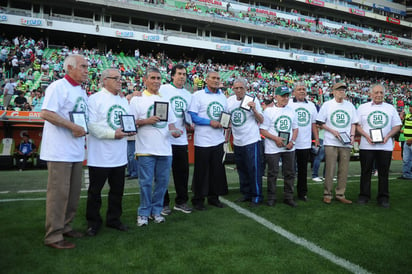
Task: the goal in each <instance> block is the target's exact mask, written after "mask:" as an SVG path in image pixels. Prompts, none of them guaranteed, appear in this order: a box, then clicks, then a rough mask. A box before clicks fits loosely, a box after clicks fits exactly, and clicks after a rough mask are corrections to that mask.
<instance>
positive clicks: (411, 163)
mask: <svg viewBox="0 0 412 274" xmlns="http://www.w3.org/2000/svg"><path fill="white" fill-rule="evenodd" d="M402 161H403V165H402V173H403V175H402V176H403V177H405V178H410V179H412V172H411V168H412V146H408V145H407V144H406V142H405V145H404V146H403V155H402Z"/></svg>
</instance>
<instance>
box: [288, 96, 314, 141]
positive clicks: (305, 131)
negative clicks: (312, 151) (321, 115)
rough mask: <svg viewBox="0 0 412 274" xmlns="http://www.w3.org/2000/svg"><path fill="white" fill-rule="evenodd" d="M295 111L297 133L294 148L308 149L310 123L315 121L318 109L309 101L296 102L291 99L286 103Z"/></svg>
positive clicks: (310, 139)
mask: <svg viewBox="0 0 412 274" xmlns="http://www.w3.org/2000/svg"><path fill="white" fill-rule="evenodd" d="M288 105H289V106H290V107H291V108H293V109H294V110H295V112H296V118H297V121H298V127H299V134H298V137H297V138H296V144H295V148H296V149H308V148H310V146H311V145H312V124H314V123H316V116H317V114H318V111H317V110H316V107H315V105H314V104H313V103H312V102H310V101H306V100H305V101H303V102H298V101H296V99H293V100H291V102H289V104H288Z"/></svg>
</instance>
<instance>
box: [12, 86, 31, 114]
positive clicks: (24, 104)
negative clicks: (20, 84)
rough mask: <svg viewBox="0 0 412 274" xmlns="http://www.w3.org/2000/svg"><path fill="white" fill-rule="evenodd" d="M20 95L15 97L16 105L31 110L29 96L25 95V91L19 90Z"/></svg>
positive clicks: (24, 109) (21, 108)
mask: <svg viewBox="0 0 412 274" xmlns="http://www.w3.org/2000/svg"><path fill="white" fill-rule="evenodd" d="M18 95H19V96H18V97H16V99H14V106H15V107H16V108H19V109H20V110H23V111H30V110H31V106H30V105H29V103H28V102H27V98H26V97H24V92H22V91H19V93H18Z"/></svg>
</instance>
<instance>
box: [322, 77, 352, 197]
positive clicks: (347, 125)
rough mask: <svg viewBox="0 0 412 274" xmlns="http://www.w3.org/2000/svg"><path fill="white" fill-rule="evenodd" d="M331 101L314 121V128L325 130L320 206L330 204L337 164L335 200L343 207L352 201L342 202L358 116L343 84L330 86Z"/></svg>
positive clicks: (325, 104)
mask: <svg viewBox="0 0 412 274" xmlns="http://www.w3.org/2000/svg"><path fill="white" fill-rule="evenodd" d="M332 92H333V96H334V98H333V99H332V100H329V101H327V102H325V103H324V104H323V105H322V107H321V109H320V111H319V114H318V116H317V118H316V122H317V124H319V125H321V127H322V128H323V129H324V130H325V136H324V146H325V183H324V192H323V202H324V203H326V204H330V203H331V201H332V187H333V177H334V175H335V174H334V173H335V168H336V163H337V162H338V161H339V165H338V184H337V187H336V189H335V199H336V200H337V201H339V202H341V203H344V204H351V203H352V201H350V200H348V199H346V198H345V190H346V181H347V176H348V169H349V161H350V152H351V149H352V145H353V142H354V138H355V130H356V124H357V123H358V116H357V113H356V109H355V107H354V106H353V104H351V103H350V102H348V101H346V100H345V97H346V84H345V83H344V82H338V83H336V84H334V85H333V87H332Z"/></svg>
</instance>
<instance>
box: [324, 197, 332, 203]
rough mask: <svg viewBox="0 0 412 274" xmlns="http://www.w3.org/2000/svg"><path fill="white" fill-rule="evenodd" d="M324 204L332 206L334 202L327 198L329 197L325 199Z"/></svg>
mask: <svg viewBox="0 0 412 274" xmlns="http://www.w3.org/2000/svg"><path fill="white" fill-rule="evenodd" d="M323 202H324V203H325V204H328V205H329V204H330V203H331V202H332V200H331V198H327V197H324V198H323Z"/></svg>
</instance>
